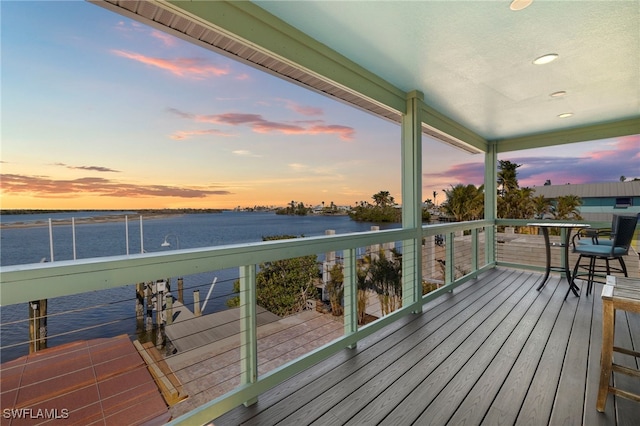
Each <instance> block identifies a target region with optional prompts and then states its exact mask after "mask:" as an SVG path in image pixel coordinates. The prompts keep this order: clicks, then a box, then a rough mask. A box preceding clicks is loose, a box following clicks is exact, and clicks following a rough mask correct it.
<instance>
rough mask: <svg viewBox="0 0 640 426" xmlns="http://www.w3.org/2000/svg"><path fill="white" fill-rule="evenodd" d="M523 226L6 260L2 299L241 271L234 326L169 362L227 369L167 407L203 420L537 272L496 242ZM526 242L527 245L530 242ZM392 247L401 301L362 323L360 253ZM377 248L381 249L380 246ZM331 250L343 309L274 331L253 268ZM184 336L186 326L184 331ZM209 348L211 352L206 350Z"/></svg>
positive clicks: (182, 368)
mask: <svg viewBox="0 0 640 426" xmlns="http://www.w3.org/2000/svg"><path fill="white" fill-rule="evenodd" d="M526 223H527V221H508V220H498V221H496V222H491V221H473V222H461V223H446V224H436V225H427V226H423V227H422V228H420V229H417V230H416V229H394V230H384V231H376V232H362V233H351V234H343V235H326V236H320V237H308V238H299V239H291V240H278V241H268V242H261V243H250V244H238V245H229V246H221V247H212V248H197V249H183V250H176V251H171V252H162V253H145V254H136V255H129V256H114V257H105V258H94V259H82V260H76V261H61V262H53V263H44V264H30V265H16V266H8V267H3V268H2V269H1V278H0V298H1V299H0V304H1V305H2V306H7V305H13V304H23V303H24V304H26V303H28V302H30V301H34V300H43V299H52V298H56V297H65V296H70V295H74V294H82V293H88V292H94V291H98V290H100V291H104V290H109V289H118V288H122V287H123V286H130V287H131V286H132V285H134V284H135V283H142V282H148V281H149V279H150V278H158V277H183V276H189V275H194V274H203V273H215V272H216V271H220V270H229V269H233V268H235V269H236V270H237V274H236V275H235V276H234V279H235V278H237V280H238V282H239V290H240V291H239V296H240V305H239V309H238V311H237V312H238V315H237V316H236V317H234V318H232V319H230V320H228V321H229V323H224V324H222V325H228V324H230V323H233V325H234V326H235V327H237V330H238V331H237V332H232V333H231V334H229V335H227V336H226V337H225V336H222V337H218V338H215V339H213V340H210V341H207V342H204V343H203V344H201V345H200V346H198V347H197V348H191V349H192V352H190V353H189V354H187V355H183V354H180V353H179V354H178V355H182V359H181V358H179V357H177V356H176V357H175V358H173V360H172V361H171V362H172V363H173V364H171V363H170V364H171V365H172V366H173V367H174V369H177V370H178V375H180V373H181V372H183V373H184V374H185V377H187V378H186V379H184V380H185V381H187V382H188V383H187V385H188V384H189V383H190V382H189V380H190V379H189V378H188V377H189V376H188V374H189V371H188V370H189V368H191V367H194V366H195V363H194V362H192V361H189V360H188V358H191V359H197V362H202V363H203V364H202V365H199V366H198V368H199V369H200V370H199V371H202V369H203V368H208V370H207V371H210V372H211V377H207V378H206V380H207V381H208V382H212V381H213V376H222V375H224V374H227V376H228V377H227V379H225V380H226V382H225V385H222V386H220V387H218V388H216V389H215V390H211V392H206V391H202V392H201V394H199V395H198V398H190V399H192V401H191V403H190V404H193V403H194V402H197V403H198V404H197V407H195V408H193V407H194V406H193V405H188V404H184V405H182V406H181V405H180V404H183V403H180V404H178V405H176V406H175V407H174V408H172V414H173V415H174V420H173V421H172V422H173V423H176V424H177V423H189V424H193V423H203V424H204V423H206V422H208V421H210V420H211V419H213V418H215V417H217V416H219V415H221V414H223V413H224V412H226V411H228V410H230V409H232V408H234V407H236V406H238V405H240V404H243V403H245V404H248V403H251V402H253V401H255V400H256V399H257V398H258V397H259V395H260V394H261V393H263V392H264V391H266V390H267V389H269V388H271V387H273V386H275V385H277V384H278V383H281V382H282V381H284V380H286V379H288V378H290V377H292V376H293V375H295V374H297V373H299V372H301V371H303V370H304V369H306V368H309V367H311V366H313V365H314V364H315V363H317V362H319V361H321V360H322V359H324V358H326V357H328V356H330V355H332V354H334V353H336V352H338V351H340V350H342V349H344V348H345V347H353V346H355V345H357V343H358V341H359V340H361V339H363V338H364V337H366V336H368V335H370V334H372V333H374V332H376V331H378V330H380V329H382V328H383V327H385V326H386V325H388V324H390V323H392V322H394V321H397V320H398V319H399V318H400V317H402V316H405V315H408V314H411V313H414V312H420V311H421V309H422V304H424V303H426V302H428V301H430V300H433V299H434V298H437V297H439V296H440V295H442V294H443V293H444V292H449V291H451V290H452V289H453V288H455V287H456V286H458V285H460V284H462V283H464V282H466V281H468V280H470V279H473V278H474V277H476V276H477V275H478V274H479V273H481V272H482V271H484V270H486V269H488V268H492V267H494V266H495V265H496V264H502V265H506V266H510V267H524V268H530V269H541V268H542V267H543V265H544V263H536V262H533V263H530V264H528V263H527V262H528V261H525V260H523V259H530V258H532V256H518V257H517V258H516V260H517V259H520V260H518V261H514V260H513V259H508V258H507V253H504V252H503V251H501V250H502V249H501V246H500V245H501V244H504V243H503V242H504V241H506V237H505V235H507V236H508V235H511V234H509V231H507V233H505V232H503V231H504V230H503V227H513V226H524V225H526ZM594 225H603V224H594ZM514 235H515V233H514ZM534 237H536V238H538V236H534ZM514 239H515V238H512V239H511V241H513V240H514ZM536 244H538V243H535V244H533V245H534V246H535V245H536ZM528 245H529V248H531V244H528ZM391 246H393V247H395V249H397V250H398V251H399V252H401V253H402V303H401V304H402V306H401V307H397V308H396V309H395V310H393V311H392V312H390V313H387V312H377V313H376V314H375V315H371V317H372V319H373V320H374V321H373V322H369V323H367V324H366V325H363V324H359V321H358V296H359V295H358V270H359V269H360V268H361V267H362V264H363V261H364V256H365V255H366V254H370V255H371V254H373V255H374V256H376V255H381V256H386V255H388V253H389V248H390V247H391ZM513 247H515V245H513V246H512V248H513ZM523 247H524V246H523ZM534 248H535V247H534ZM378 249H383V250H382V251H381V252H380V251H378ZM376 252H378V253H377V254H376ZM327 253H335V255H336V256H335V257H336V259H337V262H339V263H342V265H343V273H344V294H343V307H344V311H343V313H342V315H341V316H339V317H338V316H336V317H335V318H332V319H331V322H327V321H325V322H324V323H322V324H321V325H317V324H319V323H313V324H316V325H311V320H309V321H308V322H304V321H300V322H297V323H296V325H295V326H293V325H290V326H289V327H288V328H286V329H283V328H278V326H276V325H275V323H273V322H270V321H266V322H265V321H261V318H262V317H261V316H264V315H269V314H268V313H266V314H265V313H264V311H262V310H261V308H260V307H259V306H258V304H257V301H256V277H257V274H258V273H259V265H261V264H263V263H265V262H274V261H278V260H281V259H291V258H299V257H301V256H307V255H323V256H325V258H326V254H327ZM542 253H544V248H542ZM636 257H637V256H636ZM173 291H174V298H175V290H173ZM134 299H135V297H133V295H132V297H131V299H128V300H130V301H131V304H132V305H133V303H134ZM127 303H128V302H127ZM375 303H376V296H375V295H371V298H370V300H369V306H372V305H373V304H375ZM311 305H313V304H311ZM194 307H195V306H194ZM131 309H132V310H133V307H132V308H131ZM190 310H192V311H193V310H195V309H193V308H192V309H190ZM185 315H187V314H185ZM309 315H310V314H309ZM329 315H330V314H329ZM205 316H207V315H205ZM376 318H377V319H376ZM290 320H291V319H287V318H285V319H283V321H290ZM325 320H326V318H325ZM194 323H195V322H194ZM336 324H337V327H336ZM97 325H99V324H93V326H97ZM83 326H92V325H91V324H84V325H83ZM218 326H220V324H218ZM167 327H170V326H169V325H167ZM213 327H214V326H212V327H211V328H213ZM176 328H177V327H176ZM221 328H222V327H221ZM294 330H295V332H294ZM208 331H211V330H208ZM214 331H215V330H214ZM211 332H213V331H211ZM291 333H294V334H296V336H300V335H302V334H306V335H311V334H313V333H315V334H313V335H314V336H316V337H315V339H314V340H313V342H311V343H309V341H308V340H307V341H306V342H307V343H306V344H299V343H296V345H297V346H296V348H295V349H294V350H292V349H290V348H289V346H287V345H291V342H293V341H294V339H297V337H296V338H293V337H291V336H290V334H291ZM132 334H133V333H132ZM187 334H188V333H187ZM214 334H215V332H214ZM182 335H185V333H184V332H182ZM285 335H289V337H285ZM216 339H218V340H216ZM296 342H297V341H296ZM207 345H210V346H207ZM213 347H215V351H214V350H213V349H211V348H213ZM287 348H289V349H287ZM214 352H215V354H214ZM285 353H286V356H285ZM298 354H299V356H297V355H298ZM216 357H217V358H216ZM167 359H169V360H171V359H172V355H171V354H169V356H168V357H167ZM220 360H227V361H225V362H229V364H228V365H226V364H224V365H223V364H221V362H222V361H220ZM228 360H232V361H228ZM206 362H209V363H211V364H215V365H216V367H215V370H213V367H207V364H206ZM198 374H200V373H198ZM193 384H194V386H195V387H197V386H196V384H195V383H193ZM198 386H200V385H198ZM210 387H211V386H210ZM191 396H193V395H190V397H191Z"/></svg>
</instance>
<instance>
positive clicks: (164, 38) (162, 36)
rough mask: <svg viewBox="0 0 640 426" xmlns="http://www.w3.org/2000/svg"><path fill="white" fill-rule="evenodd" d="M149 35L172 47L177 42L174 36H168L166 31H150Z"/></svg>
mask: <svg viewBox="0 0 640 426" xmlns="http://www.w3.org/2000/svg"><path fill="white" fill-rule="evenodd" d="M151 37H154V38H157V39H158V40H160V41H161V42H162V44H164V45H165V46H167V47H173V46H175V45H176V44H177V40H176V38H175V37H173V36H170V35H169V34H167V33H163V32H162V31H156V30H154V31H151Z"/></svg>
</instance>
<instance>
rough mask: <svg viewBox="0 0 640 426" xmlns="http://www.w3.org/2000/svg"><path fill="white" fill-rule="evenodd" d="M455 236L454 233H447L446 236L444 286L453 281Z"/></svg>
mask: <svg viewBox="0 0 640 426" xmlns="http://www.w3.org/2000/svg"><path fill="white" fill-rule="evenodd" d="M455 236H456V234H455V233H454V232H449V234H447V240H446V242H445V245H444V247H445V251H444V252H445V254H444V258H445V268H444V270H445V274H444V285H448V284H451V283H452V282H453V281H455V270H456V269H455V260H454V247H453V246H454V245H455Z"/></svg>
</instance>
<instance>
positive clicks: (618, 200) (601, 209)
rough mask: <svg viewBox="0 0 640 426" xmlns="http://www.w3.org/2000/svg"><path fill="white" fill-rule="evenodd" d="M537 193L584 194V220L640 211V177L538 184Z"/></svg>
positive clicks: (604, 220)
mask: <svg viewBox="0 0 640 426" xmlns="http://www.w3.org/2000/svg"><path fill="white" fill-rule="evenodd" d="M639 169H640V167H639ZM534 189H535V195H536V196H538V195H542V196H543V197H545V198H548V199H556V198H558V197H564V196H567V195H575V196H577V197H580V199H581V200H582V205H581V206H580V207H579V209H580V215H581V216H582V217H583V219H584V220H591V221H603V222H607V221H611V217H612V216H613V215H614V214H624V215H637V214H638V213H640V180H635V181H628V182H603V183H587V184H571V185H569V184H567V185H544V186H536V187H535V188H534Z"/></svg>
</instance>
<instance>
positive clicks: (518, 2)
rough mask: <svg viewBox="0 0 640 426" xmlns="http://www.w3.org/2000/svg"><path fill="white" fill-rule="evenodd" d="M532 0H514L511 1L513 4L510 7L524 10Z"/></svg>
mask: <svg viewBox="0 0 640 426" xmlns="http://www.w3.org/2000/svg"><path fill="white" fill-rule="evenodd" d="M532 2H533V0H513V1H512V2H511V5H510V6H509V9H511V10H522V9H524V8H525V7H528V6H529V5H530V4H531V3H532Z"/></svg>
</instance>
